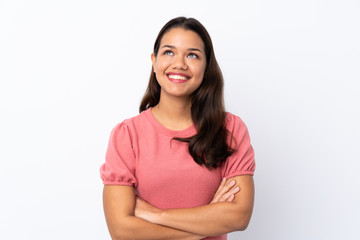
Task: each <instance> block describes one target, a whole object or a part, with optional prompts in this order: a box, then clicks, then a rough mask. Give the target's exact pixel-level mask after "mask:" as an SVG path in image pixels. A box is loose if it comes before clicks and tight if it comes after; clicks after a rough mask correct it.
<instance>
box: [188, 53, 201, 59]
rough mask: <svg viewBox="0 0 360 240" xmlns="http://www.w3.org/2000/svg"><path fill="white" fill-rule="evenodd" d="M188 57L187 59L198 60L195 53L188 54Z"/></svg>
mask: <svg viewBox="0 0 360 240" xmlns="http://www.w3.org/2000/svg"><path fill="white" fill-rule="evenodd" d="M188 57H189V58H199V56H198V55H197V54H195V53H189V55H188Z"/></svg>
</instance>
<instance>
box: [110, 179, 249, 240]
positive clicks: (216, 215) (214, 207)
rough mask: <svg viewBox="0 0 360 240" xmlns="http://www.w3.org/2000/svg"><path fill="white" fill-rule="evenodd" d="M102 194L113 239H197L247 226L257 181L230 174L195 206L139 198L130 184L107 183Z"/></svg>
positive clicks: (242, 228)
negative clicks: (206, 200)
mask: <svg viewBox="0 0 360 240" xmlns="http://www.w3.org/2000/svg"><path fill="white" fill-rule="evenodd" d="M233 180H234V181H235V184H234V185H230V183H231V182H234V181H233ZM237 187H239V189H238V190H237V189H236V188H237ZM103 197H104V211H105V217H106V221H107V225H108V228H109V232H110V235H111V237H112V239H113V240H118V239H134V240H135V239H149V240H151V239H154V240H155V239H186V240H197V239H202V238H204V237H205V236H218V235H222V234H226V233H229V232H233V231H239V230H244V229H245V228H246V227H247V225H248V223H249V221H250V217H251V214H252V209H253V202H254V184H253V179H252V177H251V176H248V175H244V176H237V177H234V178H230V179H228V180H227V181H226V183H225V182H224V183H222V184H221V185H220V186H219V189H218V191H217V193H216V194H215V196H214V199H213V200H212V202H211V203H210V204H208V205H204V206H201V207H195V208H182V209H169V210H161V209H158V208H155V207H153V206H151V205H150V204H148V203H146V202H145V201H143V200H141V199H139V198H136V196H135V191H134V188H133V187H129V186H105V187H104V195H103Z"/></svg>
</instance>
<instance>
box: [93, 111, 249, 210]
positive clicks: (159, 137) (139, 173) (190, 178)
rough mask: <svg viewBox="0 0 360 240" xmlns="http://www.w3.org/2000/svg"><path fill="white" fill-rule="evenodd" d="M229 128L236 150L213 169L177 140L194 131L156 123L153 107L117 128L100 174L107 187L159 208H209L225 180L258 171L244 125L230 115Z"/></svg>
mask: <svg viewBox="0 0 360 240" xmlns="http://www.w3.org/2000/svg"><path fill="white" fill-rule="evenodd" d="M227 128H228V130H229V132H230V133H232V134H233V135H234V137H235V139H234V140H235V141H234V143H235V142H236V143H237V145H238V146H237V147H236V149H237V151H236V153H234V154H233V155H231V156H230V157H229V158H228V159H227V161H226V162H225V164H223V165H221V166H220V167H218V168H216V169H213V170H209V169H207V168H206V167H204V166H200V165H198V164H197V163H195V162H194V160H193V159H192V157H191V156H190V154H189V152H188V150H187V143H184V142H179V141H176V140H173V138H174V137H187V136H191V135H193V134H194V133H195V132H196V129H195V128H194V126H190V127H189V128H187V129H184V130H181V131H174V130H170V129H167V128H165V127H164V126H163V125H161V124H160V123H159V122H158V121H157V120H156V119H155V117H154V116H153V114H152V112H151V108H150V109H148V110H145V111H143V112H142V113H141V114H139V115H138V116H136V117H133V118H130V119H127V120H125V121H123V122H122V123H120V124H118V125H116V127H115V128H114V129H113V131H112V133H111V137H110V141H109V146H108V149H107V153H106V162H105V163H104V164H103V165H102V166H101V169H100V171H101V178H102V180H103V183H104V184H105V185H126V186H132V187H134V188H136V190H137V195H138V196H139V197H141V198H142V199H144V200H146V201H147V202H149V203H150V204H152V205H153V206H155V207H158V208H161V209H169V208H190V207H197V206H202V205H205V204H208V203H209V202H210V201H211V199H212V198H213V196H214V194H215V192H216V190H217V188H218V186H219V184H220V182H221V180H222V179H223V178H224V177H225V178H226V179H227V178H231V177H234V176H239V175H245V174H246V175H253V173H254V170H255V162H254V151H253V149H252V146H251V144H250V138H249V134H248V131H247V128H246V126H245V124H244V123H243V122H242V121H241V119H240V118H239V117H237V116H236V115H233V114H231V113H228V114H227ZM164 189H166V190H165V191H164Z"/></svg>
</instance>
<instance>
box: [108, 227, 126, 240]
mask: <svg viewBox="0 0 360 240" xmlns="http://www.w3.org/2000/svg"><path fill="white" fill-rule="evenodd" d="M110 236H111V239H112V240H128V239H130V237H129V234H127V231H126V229H123V228H122V227H118V228H116V229H113V231H110Z"/></svg>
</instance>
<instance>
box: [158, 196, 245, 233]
mask: <svg viewBox="0 0 360 240" xmlns="http://www.w3.org/2000/svg"><path fill="white" fill-rule="evenodd" d="M250 216H251V212H248V213H247V212H241V211H239V210H238V209H236V207H234V204H233V203H229V202H222V203H215V204H210V205H205V206H201V207H196V208H184V209H169V210H163V211H161V212H160V213H158V214H156V215H155V216H154V218H153V220H154V221H153V222H154V223H158V224H161V225H165V226H169V227H172V228H176V229H181V230H184V231H188V232H192V233H195V234H199V235H205V236H218V235H222V234H226V233H229V232H233V231H239V230H244V229H245V228H246V226H247V223H248V221H249V219H250Z"/></svg>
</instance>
